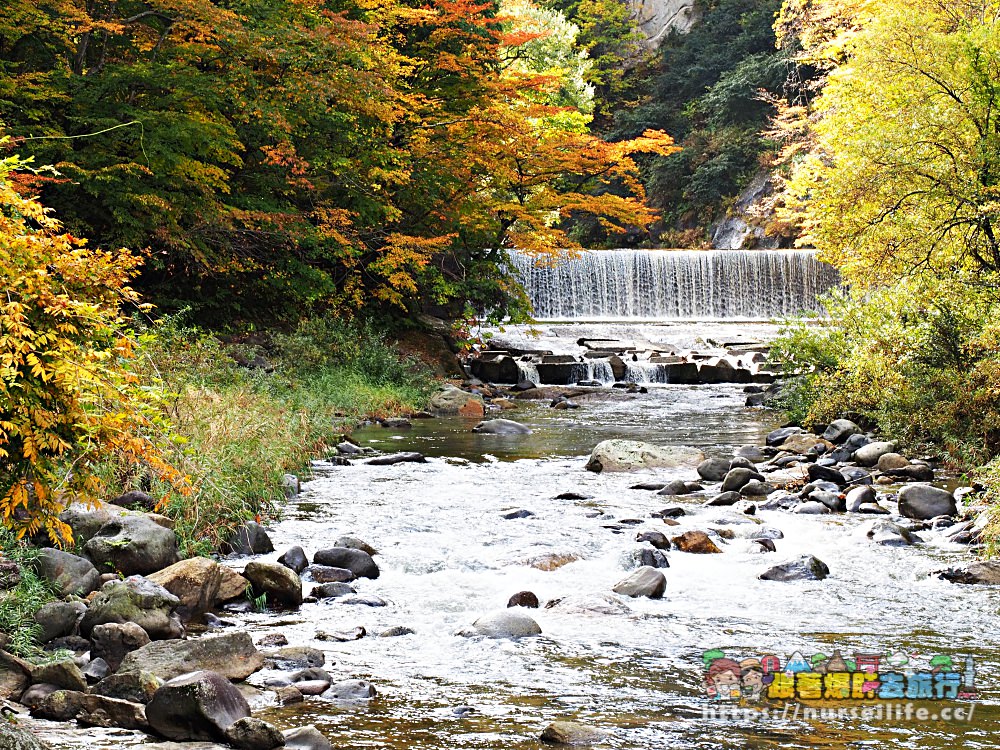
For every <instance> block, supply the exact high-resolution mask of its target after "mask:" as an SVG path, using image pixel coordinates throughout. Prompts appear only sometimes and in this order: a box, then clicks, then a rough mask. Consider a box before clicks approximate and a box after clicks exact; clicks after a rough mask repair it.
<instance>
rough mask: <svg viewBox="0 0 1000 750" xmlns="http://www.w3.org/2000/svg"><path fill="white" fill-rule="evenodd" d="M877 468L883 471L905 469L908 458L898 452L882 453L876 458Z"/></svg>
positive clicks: (908, 462) (907, 464)
mask: <svg viewBox="0 0 1000 750" xmlns="http://www.w3.org/2000/svg"><path fill="white" fill-rule="evenodd" d="M877 465H878V470H879V471H882V472H885V471H891V470H893V469H905V468H906V467H907V466H909V465H910V459H908V458H907V457H906V456H901V455H900V454H898V453H883V454H882V455H881V456H879V459H878V464H877Z"/></svg>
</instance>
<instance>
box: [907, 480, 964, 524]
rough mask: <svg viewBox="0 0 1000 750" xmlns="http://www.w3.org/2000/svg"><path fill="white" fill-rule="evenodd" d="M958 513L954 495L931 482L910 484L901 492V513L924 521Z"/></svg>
mask: <svg viewBox="0 0 1000 750" xmlns="http://www.w3.org/2000/svg"><path fill="white" fill-rule="evenodd" d="M957 513H958V508H957V506H956V504H955V498H954V496H953V495H952V494H951V493H950V492H948V491H947V490H942V489H938V488H937V487H932V486H931V485H929V484H910V485H907V486H906V487H904V488H903V489H902V490H900V492H899V514H900V515H901V516H904V517H906V518H916V519H919V520H922V521H926V520H929V519H931V518H936V517H937V516H954V515H956V514H957Z"/></svg>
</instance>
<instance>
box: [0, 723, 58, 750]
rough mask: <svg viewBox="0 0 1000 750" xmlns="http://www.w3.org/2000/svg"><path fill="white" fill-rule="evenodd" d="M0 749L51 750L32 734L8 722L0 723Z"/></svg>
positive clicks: (49, 746)
mask: <svg viewBox="0 0 1000 750" xmlns="http://www.w3.org/2000/svg"><path fill="white" fill-rule="evenodd" d="M0 747H2V748H3V749H4V750H52V746H51V745H49V744H48V743H46V742H43V741H42V740H40V739H38V738H37V737H36V736H35V735H34V734H32V732H31V731H30V730H29V729H27V728H24V727H19V726H17V725H16V724H12V723H10V722H8V721H0Z"/></svg>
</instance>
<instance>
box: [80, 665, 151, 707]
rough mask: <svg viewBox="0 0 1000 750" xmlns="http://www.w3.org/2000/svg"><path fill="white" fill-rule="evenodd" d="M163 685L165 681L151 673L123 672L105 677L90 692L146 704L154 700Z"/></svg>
mask: <svg viewBox="0 0 1000 750" xmlns="http://www.w3.org/2000/svg"><path fill="white" fill-rule="evenodd" d="M162 684H163V680H161V679H160V678H159V677H157V676H156V675H154V674H152V673H151V672H143V671H137V672H122V673H120V674H113V675H111V676H109V677H105V678H104V679H103V680H101V681H100V682H98V683H97V684H96V685H94V686H93V687H92V688H90V692H91V694H92V695H103V696H104V697H106V698H117V699H118V700H123V701H131V702H132V703H143V704H145V703H149V701H150V700H152V698H153V695H154V694H155V693H156V691H157V690H159V689H160V686H161V685H162Z"/></svg>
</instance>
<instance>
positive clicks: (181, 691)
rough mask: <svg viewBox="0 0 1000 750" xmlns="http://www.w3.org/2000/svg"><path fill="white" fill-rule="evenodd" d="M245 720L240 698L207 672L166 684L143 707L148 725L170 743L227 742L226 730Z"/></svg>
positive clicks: (244, 704)
mask: <svg viewBox="0 0 1000 750" xmlns="http://www.w3.org/2000/svg"><path fill="white" fill-rule="evenodd" d="M249 716H250V706H249V704H248V703H247V700H246V698H244V697H243V694H242V693H241V692H240V691H239V690H238V689H237V688H236V687H234V686H233V685H232V684H230V682H229V680H227V679H226V678H225V677H224V676H223V675H220V674H217V673H215V672H210V671H197V672H191V673H190V674H183V675H181V676H179V677H176V678H174V679H172V680H169V681H168V682H166V683H164V684H163V686H162V687H160V689H159V690H157V691H156V694H155V695H153V698H152V700H151V701H150V702H149V703H148V704H147V706H146V718H147V720H148V721H149V725H150V726H151V727H152V729H153V730H154V731H155V732H156V733H157V734H159V735H162V736H164V737H167V738H168V739H171V740H196V741H197V740H200V741H205V740H219V741H227V740H228V739H229V738H228V737H227V736H226V730H227V729H228V728H229V727H230V726H232V725H233V723H235V722H236V721H237V720H239V719H243V718H247V717H249Z"/></svg>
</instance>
